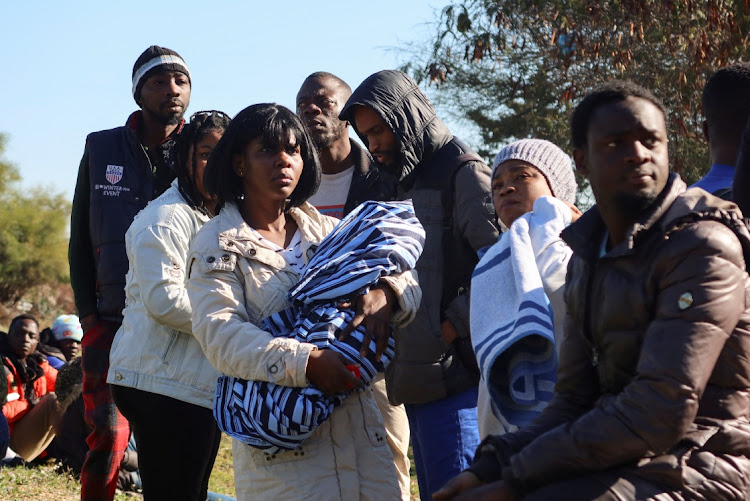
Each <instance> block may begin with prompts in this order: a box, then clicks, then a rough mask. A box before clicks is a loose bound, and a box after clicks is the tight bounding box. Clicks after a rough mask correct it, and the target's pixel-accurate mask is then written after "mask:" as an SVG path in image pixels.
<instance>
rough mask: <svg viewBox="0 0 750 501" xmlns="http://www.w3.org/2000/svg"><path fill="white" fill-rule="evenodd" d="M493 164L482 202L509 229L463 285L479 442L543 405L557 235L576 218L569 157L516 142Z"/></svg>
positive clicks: (554, 328) (559, 269)
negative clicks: (476, 378) (467, 288)
mask: <svg viewBox="0 0 750 501" xmlns="http://www.w3.org/2000/svg"><path fill="white" fill-rule="evenodd" d="M493 164H494V165H493V171H492V202H493V205H494V206H495V213H496V214H497V216H498V219H499V220H500V222H501V223H502V224H503V225H504V226H505V227H506V228H509V230H508V231H506V232H504V233H502V234H501V235H500V238H499V239H498V241H497V243H496V244H495V245H493V246H492V247H490V248H489V249H488V250H487V251H486V252H485V253H484V255H483V256H482V259H481V260H480V261H479V263H478V264H477V267H476V269H475V270H474V275H473V277H472V281H471V291H472V293H471V308H470V310H469V311H471V341H472V346H473V347H474V351H475V353H476V355H477V361H478V363H479V369H480V371H481V374H482V376H481V380H480V383H479V400H478V404H477V414H478V418H479V422H478V424H479V435H480V437H482V438H484V437H486V436H487V435H490V434H493V435H497V434H502V433H507V432H509V431H515V430H516V429H517V428H518V427H520V426H523V425H525V424H527V423H528V422H530V421H531V420H532V419H533V418H534V417H536V416H537V415H538V414H539V412H540V411H541V409H542V408H543V407H544V406H545V405H546V404H547V403H548V402H549V400H550V399H551V397H552V387H553V384H554V381H555V368H556V361H557V357H556V353H555V345H556V343H555V341H559V339H560V337H561V333H562V329H563V325H562V324H563V320H564V318H565V303H564V301H563V297H562V295H563V291H564V285H565V273H566V271H567V268H568V261H569V260H570V256H571V255H572V254H573V251H572V250H570V247H568V246H567V244H566V243H565V242H563V241H562V239H561V238H560V232H561V231H562V230H563V229H565V227H566V226H567V225H568V224H570V223H571V222H572V221H575V220H577V219H578V218H579V217H580V215H581V212H580V211H579V210H578V209H577V208H576V207H575V206H574V205H573V202H574V201H575V196H576V189H577V185H576V180H575V174H574V172H573V165H572V162H571V159H570V157H569V156H568V155H567V154H566V153H565V152H564V151H563V150H561V149H560V148H558V147H557V146H555V145H554V144H553V143H551V142H549V141H545V140H543V139H522V140H520V141H516V142H514V143H512V144H509V145H508V146H506V147H505V148H503V149H502V150H500V153H498V154H497V156H496V157H495V161H494V162H493ZM550 305H551V307H552V311H550V308H549V306H550ZM489 311H492V312H494V313H493V314H492V315H488V314H487V312H489ZM519 319H522V321H519ZM558 349H559V348H558ZM524 381H525V382H526V383H527V384H525V385H524V384H523V382H524ZM519 383H521V384H522V386H523V388H521V387H519V386H518V385H519ZM511 388H513V389H511Z"/></svg>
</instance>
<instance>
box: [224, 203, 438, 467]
mask: <svg viewBox="0 0 750 501" xmlns="http://www.w3.org/2000/svg"><path fill="white" fill-rule="evenodd" d="M424 236H425V234H424V229H423V228H422V226H421V224H420V223H419V220H418V219H417V217H416V215H415V214H414V208H413V206H412V204H411V202H410V201H407V202H390V203H386V202H365V203H363V204H362V205H360V206H359V207H357V208H356V209H355V210H354V211H352V212H351V213H350V214H349V215H347V216H346V217H345V218H344V219H343V220H341V222H340V223H339V224H338V225H337V226H336V228H334V230H333V231H332V232H331V233H330V234H329V235H328V236H326V238H325V239H323V241H322V242H321V244H320V246H319V247H318V249H317V251H316V252H315V255H314V256H313V258H312V259H311V260H310V262H309V263H308V265H307V267H306V268H305V271H304V273H303V274H302V276H301V277H300V281H299V283H298V284H297V285H296V286H295V287H293V288H292V289H291V290H290V291H289V294H288V297H289V300H290V303H291V304H292V306H291V307H290V308H288V309H286V310H283V311H281V312H279V313H276V314H274V315H272V316H270V317H268V318H267V319H265V321H264V324H265V325H264V329H265V330H267V331H268V332H270V333H271V334H273V336H274V337H291V338H294V339H297V340H298V341H300V342H302V343H311V344H314V345H316V346H317V347H318V348H319V349H332V350H336V351H338V352H339V353H342V354H343V355H344V357H345V358H346V360H347V363H348V364H359V365H360V376H361V378H362V380H363V382H364V383H365V384H366V385H367V384H369V383H370V381H371V380H372V379H373V378H374V377H375V375H376V374H377V373H378V372H381V371H383V370H384V369H385V367H386V366H387V364H388V362H390V360H391V359H392V358H393V356H394V354H395V343H394V341H393V338H392V337H391V338H390V339H389V340H388V345H387V347H386V350H385V352H384V354H383V356H382V357H381V360H380V361H378V360H375V350H376V347H375V343H374V341H373V342H371V343H370V344H369V346H368V354H367V356H366V357H362V356H361V355H360V348H361V347H362V342H363V340H364V334H365V331H364V328H363V327H360V328H358V329H356V330H355V331H354V332H353V333H352V335H350V336H349V337H348V338H347V339H346V340H345V341H339V340H338V334H339V333H340V331H341V330H342V329H343V328H344V327H345V326H346V325H348V324H349V323H350V322H351V321H352V319H353V318H354V315H355V312H354V311H352V310H349V309H339V308H338V307H337V303H338V301H339V300H342V299H348V300H353V299H355V298H356V297H357V296H358V295H360V294H366V293H367V291H369V288H370V287H372V286H374V285H376V284H377V282H378V280H379V279H380V277H382V276H385V275H392V274H395V273H401V272H404V271H407V270H411V269H413V268H414V266H415V264H416V262H417V259H419V256H420V254H421V253H422V248H423V246H424ZM347 396H348V393H344V394H338V395H334V396H332V397H328V396H326V395H324V394H323V393H322V392H321V391H320V390H318V389H317V388H315V387H313V386H309V387H307V388H291V387H287V386H279V385H276V384H274V383H269V382H265V381H246V380H242V379H239V378H234V377H229V376H221V377H220V378H219V381H218V384H217V387H216V398H215V399H214V416H215V417H216V421H217V423H218V424H219V428H221V430H222V431H223V432H224V433H226V434H228V435H229V436H231V437H233V438H236V439H237V440H239V441H241V442H244V443H246V444H249V445H252V446H254V447H257V448H259V449H262V450H264V451H266V452H267V453H269V454H271V453H275V452H279V451H282V450H292V449H295V448H296V447H297V446H298V445H299V444H300V443H302V441H303V440H305V439H306V438H307V437H309V436H310V435H312V433H313V432H314V431H315V429H316V428H317V427H318V426H319V425H320V424H321V423H322V422H323V421H325V420H326V419H328V416H330V414H331V412H332V411H333V409H334V408H335V407H336V406H338V405H340V404H341V402H342V401H343V400H344V399H345V398H346V397H347Z"/></svg>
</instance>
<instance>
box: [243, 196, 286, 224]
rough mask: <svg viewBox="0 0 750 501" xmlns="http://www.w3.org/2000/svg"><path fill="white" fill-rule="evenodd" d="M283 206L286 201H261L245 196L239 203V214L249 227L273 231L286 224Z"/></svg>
mask: <svg viewBox="0 0 750 501" xmlns="http://www.w3.org/2000/svg"><path fill="white" fill-rule="evenodd" d="M285 206H286V201H282V202H281V203H278V202H277V201H275V200H271V201H268V202H263V201H258V200H252V199H251V198H250V197H245V200H244V201H243V202H242V204H241V205H240V214H242V219H244V220H245V222H246V223H247V224H248V226H250V227H251V228H253V229H256V230H259V231H263V230H265V231H274V230H279V229H281V228H283V227H284V226H285V224H286V214H285V213H284V207H285Z"/></svg>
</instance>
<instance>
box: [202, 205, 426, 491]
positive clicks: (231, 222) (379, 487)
mask: <svg viewBox="0 0 750 501" xmlns="http://www.w3.org/2000/svg"><path fill="white" fill-rule="evenodd" d="M290 215H291V216H292V217H293V218H294V220H295V222H296V223H297V225H298V227H299V229H300V232H301V235H302V251H303V254H304V256H305V260H306V261H308V260H309V259H310V257H311V256H312V254H313V252H314V251H315V248H316V247H317V245H318V244H319V243H320V241H321V240H322V239H323V238H324V237H325V236H326V235H327V234H328V233H330V232H331V230H333V228H334V226H335V225H336V223H337V220H335V219H333V218H330V217H327V216H323V215H321V214H320V213H319V212H318V211H317V210H315V209H314V208H313V207H312V206H311V205H309V204H303V206H301V207H299V208H293V209H291V211H290ZM188 276H189V279H188V295H189V297H190V303H191V304H192V305H193V313H194V314H193V333H194V335H195V337H196V339H198V341H199V342H200V344H201V347H202V348H203V351H204V352H205V354H206V356H207V358H208V360H209V361H210V362H211V364H212V365H213V366H214V367H215V368H216V369H218V370H219V371H220V372H222V373H224V374H227V375H230V376H235V377H239V378H242V379H249V380H256V381H270V382H273V383H276V384H280V385H284V386H293V387H305V386H307V384H308V382H307V378H306V376H305V369H306V367H307V359H308V357H309V355H310V352H311V351H312V350H314V349H316V348H315V347H314V346H313V345H311V344H306V343H299V342H298V341H295V340H294V339H287V338H274V337H272V336H271V334H269V333H268V332H266V331H264V330H262V329H261V328H260V327H259V325H260V324H261V321H262V320H263V319H264V318H265V317H267V316H269V315H271V314H273V313H276V312H278V311H280V310H282V309H284V308H286V307H287V305H288V303H287V299H286V293H287V291H288V290H289V289H290V288H291V287H292V286H293V285H294V284H296V283H297V281H298V280H299V275H298V273H297V272H296V271H295V270H294V269H292V268H291V267H290V266H289V265H287V263H286V261H285V260H284V258H283V257H281V256H280V255H279V254H277V253H276V252H274V251H272V250H270V249H267V248H265V247H263V246H262V245H259V242H258V240H257V238H256V237H255V235H254V234H253V232H251V231H250V228H249V227H248V226H247V224H246V223H245V222H244V220H243V219H242V216H241V215H240V213H239V210H238V209H237V207H236V206H235V205H234V204H227V206H226V207H224V209H222V211H221V213H220V214H219V215H218V216H217V217H215V218H214V219H212V220H211V221H209V222H208V223H207V224H206V225H205V226H204V227H203V229H202V230H201V231H200V232H199V233H198V235H197V236H196V238H195V240H194V241H193V244H192V246H191V250H190V254H189V258H188ZM385 280H386V281H387V283H388V284H389V285H390V286H391V287H392V288H393V289H394V291H395V292H396V293H397V295H398V297H399V306H400V308H399V311H398V312H397V313H396V314H395V315H394V322H396V323H398V324H405V323H408V322H409V321H410V320H411V319H412V318H413V316H414V314H415V312H416V309H417V308H418V306H419V300H420V298H421V291H420V289H419V286H418V284H417V282H416V275H415V274H414V273H404V274H402V275H397V276H393V277H386V278H385ZM337 437H338V438H337ZM233 455H234V469H235V486H236V489H237V494H238V496H239V498H240V499H250V498H252V497H254V496H255V497H257V496H258V494H259V493H261V492H262V494H263V496H264V498H267V499H293V498H299V499H313V498H311V497H310V496H311V495H313V496H319V499H375V498H378V499H397V498H399V497H400V491H399V487H398V483H397V480H396V470H395V467H394V466H393V460H392V457H391V453H390V450H389V449H388V447H387V445H386V440H385V429H384V427H383V422H382V419H381V417H380V414H379V412H378V411H377V407H376V406H375V402H374V399H373V397H372V392H371V391H369V390H368V391H365V392H363V393H360V394H356V395H355V396H352V397H350V398H349V399H347V400H346V402H345V404H344V405H342V406H341V407H338V408H337V409H336V411H335V412H334V413H333V414H332V415H331V418H330V419H329V420H328V422H326V423H325V424H324V425H323V426H321V427H319V428H318V429H317V430H316V432H315V434H314V435H313V436H312V437H310V438H309V439H308V440H307V441H305V443H304V444H303V445H302V447H301V448H300V449H298V450H296V451H289V452H285V453H281V454H275V455H267V454H265V453H264V452H262V451H260V450H258V449H255V448H253V447H250V446H247V445H244V444H242V443H240V442H237V441H235V443H234V446H233ZM301 472H304V482H300V478H299V475H300V473H301ZM311 485H315V487H316V488H315V489H314V490H313V491H311V489H310V486H311ZM315 499H317V498H315Z"/></svg>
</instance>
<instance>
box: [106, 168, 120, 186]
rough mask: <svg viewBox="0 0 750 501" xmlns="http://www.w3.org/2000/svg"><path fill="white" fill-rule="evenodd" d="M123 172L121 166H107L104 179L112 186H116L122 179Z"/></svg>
mask: <svg viewBox="0 0 750 501" xmlns="http://www.w3.org/2000/svg"><path fill="white" fill-rule="evenodd" d="M123 170H124V168H123V166H122V165H108V166H107V172H106V173H105V175H104V177H106V178H107V181H109V182H110V183H112V184H117V183H119V182H120V180H121V179H122V171H123Z"/></svg>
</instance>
